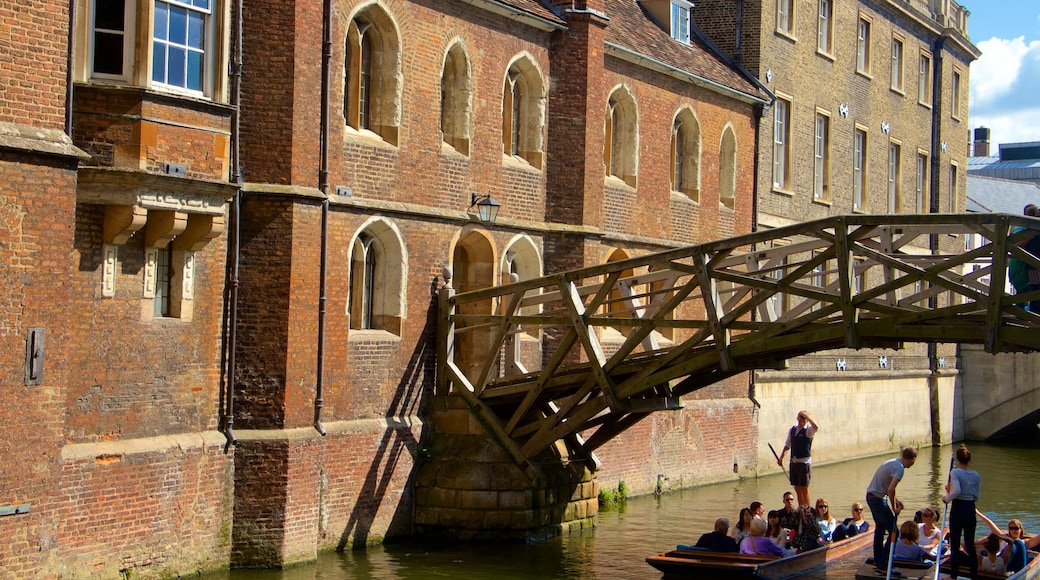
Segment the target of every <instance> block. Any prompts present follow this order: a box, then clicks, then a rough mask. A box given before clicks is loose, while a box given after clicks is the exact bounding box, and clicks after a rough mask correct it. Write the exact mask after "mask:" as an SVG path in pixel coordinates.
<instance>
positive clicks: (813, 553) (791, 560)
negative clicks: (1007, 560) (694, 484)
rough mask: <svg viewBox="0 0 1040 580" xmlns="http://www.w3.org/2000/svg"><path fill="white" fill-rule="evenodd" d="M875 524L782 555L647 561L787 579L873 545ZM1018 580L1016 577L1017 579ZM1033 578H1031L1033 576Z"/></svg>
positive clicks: (692, 573) (729, 575) (691, 553)
mask: <svg viewBox="0 0 1040 580" xmlns="http://www.w3.org/2000/svg"><path fill="white" fill-rule="evenodd" d="M873 538H874V531H873V526H871V529H868V530H867V531H865V532H861V533H858V534H856V535H855V536H852V537H850V538H845V539H844V540H838V541H837V542H832V543H830V544H825V545H823V546H820V547H819V548H816V549H814V550H809V551H807V552H801V553H798V554H794V555H791V556H785V557H783V558H774V557H771V556H747V555H743V554H735V553H732V552H712V551H709V550H698V549H676V550H671V551H668V552H662V553H660V554H657V555H655V556H649V557H648V558H647V559H646V563H647V564H650V565H651V566H653V567H654V568H657V569H658V570H660V571H661V572H663V573H664V577H665V578H726V579H727V580H736V579H738V578H766V579H767V580H784V579H785V578H792V577H794V576H798V575H799V574H803V573H805V572H808V571H809V570H813V569H815V568H820V567H823V566H826V565H827V564H830V563H831V562H834V561H836V560H840V559H841V558H844V557H845V556H848V555H849V554H852V553H853V552H858V551H860V550H862V549H864V548H866V547H867V546H869V545H871V542H873ZM1016 580H1017V579H1016ZM1030 580H1031V579H1030Z"/></svg>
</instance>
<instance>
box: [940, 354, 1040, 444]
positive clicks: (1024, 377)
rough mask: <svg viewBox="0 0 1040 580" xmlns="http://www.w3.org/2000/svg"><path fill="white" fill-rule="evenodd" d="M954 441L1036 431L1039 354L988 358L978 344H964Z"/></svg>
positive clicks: (1039, 400)
mask: <svg viewBox="0 0 1040 580" xmlns="http://www.w3.org/2000/svg"><path fill="white" fill-rule="evenodd" d="M960 348H961V364H962V366H963V367H964V368H963V371H962V373H961V375H960V378H959V381H958V385H957V387H958V388H957V392H956V395H955V403H954V422H953V424H954V425H957V426H963V427H962V429H963V433H956V432H955V433H954V440H957V439H968V440H973V441H985V440H987V439H993V438H1000V437H1004V436H1010V435H1013V434H1014V433H1016V432H1019V431H1030V430H1031V431H1034V432H1035V430H1036V429H1037V423H1038V422H1040V354H1037V353H1002V354H997V355H992V354H988V353H986V352H984V351H983V349H982V347H981V346H979V345H967V344H965V345H961V347H960Z"/></svg>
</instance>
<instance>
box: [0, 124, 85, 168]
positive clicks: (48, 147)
mask: <svg viewBox="0 0 1040 580" xmlns="http://www.w3.org/2000/svg"><path fill="white" fill-rule="evenodd" d="M0 149H12V150H15V151H23V152H26V153H39V154H44V155H57V156H60V157H73V158H76V159H79V160H82V161H85V160H87V159H90V155H87V154H86V152H84V151H83V150H82V149H80V148H79V147H76V146H75V145H74V144H73V143H72V139H71V138H69V136H68V135H66V134H65V132H64V131H61V130H58V129H42V128H39V127H30V126H28V125H21V124H18V123H0Z"/></svg>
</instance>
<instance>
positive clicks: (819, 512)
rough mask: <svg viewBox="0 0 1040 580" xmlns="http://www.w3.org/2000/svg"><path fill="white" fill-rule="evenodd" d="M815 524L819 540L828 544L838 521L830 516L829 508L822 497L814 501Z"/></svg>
mask: <svg viewBox="0 0 1040 580" xmlns="http://www.w3.org/2000/svg"><path fill="white" fill-rule="evenodd" d="M816 523H817V524H819V526H820V539H821V540H823V541H824V542H825V543H829V542H830V541H831V536H833V534H834V530H835V528H837V527H838V521H837V520H835V519H834V516H832V515H831V506H830V505H829V504H828V503H827V500H826V499H824V498H822V497H821V498H819V499H817V500H816Z"/></svg>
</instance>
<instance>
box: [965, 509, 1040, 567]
mask: <svg viewBox="0 0 1040 580" xmlns="http://www.w3.org/2000/svg"><path fill="white" fill-rule="evenodd" d="M975 515H976V516H978V517H979V519H980V520H982V521H983V522H985V524H986V526H987V527H989V531H990V533H993V534H996V535H997V536H998V537H999V538H1000V539H1001V540H1004V547H1003V548H1001V550H1000V552H1001V554H1003V553H1004V552H1005V551H1007V553H1008V554H1009V555H1008V557H1007V571H1008V572H1018V571H1019V570H1021V569H1022V568H1025V567H1026V564H1027V563H1028V562H1029V554H1028V551H1029V550H1036V549H1037V546H1040V535H1037V536H1029V534H1026V530H1025V528H1023V527H1022V522H1021V521H1020V520H1018V519H1014V518H1013V519H1011V520H1008V525H1007V533H1006V534H1005V533H1003V530H1001V529H1000V528H999V527H997V524H995V523H993V520H991V519H989V518H988V517H986V514H984V513H982V512H980V511H979V510H975Z"/></svg>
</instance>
